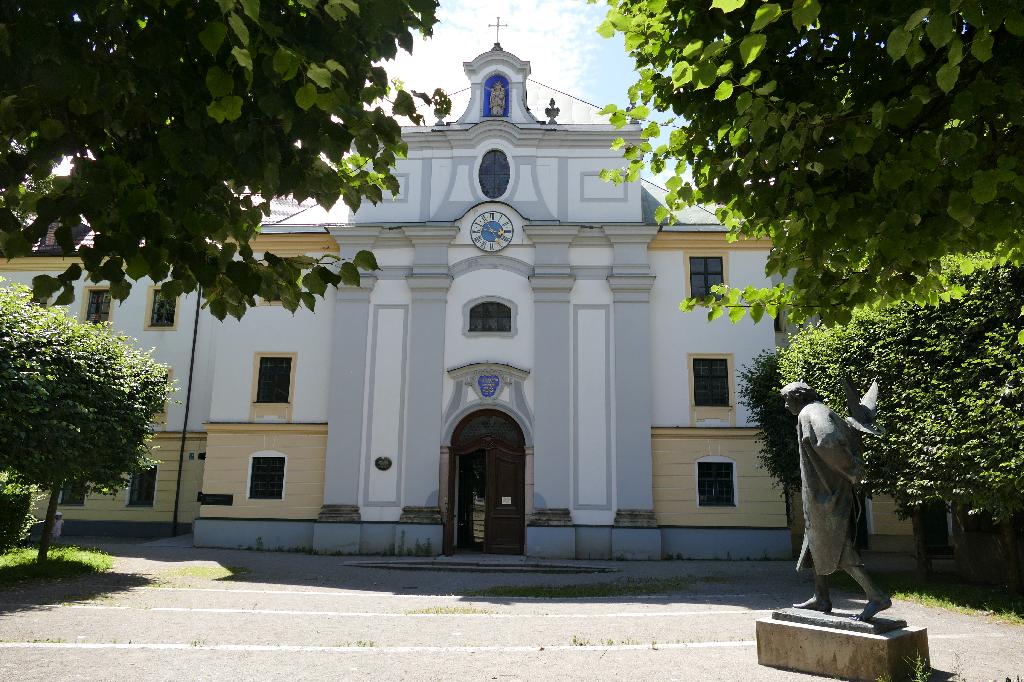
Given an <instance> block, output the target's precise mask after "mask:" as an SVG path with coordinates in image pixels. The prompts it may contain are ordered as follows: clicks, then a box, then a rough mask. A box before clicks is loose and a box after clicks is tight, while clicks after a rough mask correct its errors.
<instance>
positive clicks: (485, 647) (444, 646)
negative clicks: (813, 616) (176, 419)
mask: <svg viewBox="0 0 1024 682" xmlns="http://www.w3.org/2000/svg"><path fill="white" fill-rule="evenodd" d="M102 546H103V548H104V549H107V550H108V551H110V552H112V553H113V554H115V556H116V560H115V564H114V570H113V571H111V572H109V573H106V574H101V575H94V576H88V577H83V578H78V579H73V580H66V581H60V582H56V583H50V584H36V585H34V586H29V587H22V588H17V589H13V590H6V591H0V680H17V681H19V682H21V681H28V680H47V681H52V680H120V679H133V678H135V679H144V680H175V681H181V680H218V681H224V680H269V679H285V680H320V679H360V680H362V679H369V680H449V679H459V680H604V679H608V680H611V679H623V680H814V679H820V678H816V677H814V676H810V675H802V674H797V673H791V672H785V671H779V670H774V669H770V668H765V667H761V666H758V665H757V654H756V648H755V644H754V621H755V620H756V619H757V618H760V617H764V616H765V615H768V614H769V613H770V611H771V610H772V609H775V608H780V607H784V606H787V605H789V604H791V603H793V602H795V601H799V600H802V599H804V598H806V597H807V596H808V595H809V589H810V582H809V579H808V578H807V577H805V576H801V575H798V574H797V573H796V572H795V571H794V569H793V562H792V561H748V562H744V561H735V562H726V561H703V562H702V561H658V562H580V563H579V564H577V565H578V566H579V567H581V568H586V567H587V566H594V565H599V566H602V567H606V568H611V569H613V571H614V572H610V573H578V574H548V573H521V572H516V573H507V572H503V571H500V572H464V571H454V570H416V571H406V570H389V569H384V568H369V567H366V566H359V565H356V564H359V563H363V562H365V561H366V559H365V558H361V559H360V558H354V557H324V556H309V555H304V554H289V553H276V552H252V551H236V550H212V549H194V548H190V547H168V546H163V547H161V546H153V545H150V544H127V543H126V544H109V543H105V544H103V545H102ZM872 560H873V561H874V562H875V563H879V562H887V563H892V562H894V561H895V562H897V563H898V562H899V561H901V560H902V559H900V558H898V557H897V558H893V557H874V558H873V559H872ZM374 561H380V559H376V558H375V559H374ZM394 561H395V562H396V563H398V562H401V561H402V560H400V559H396V560H394ZM559 563H569V562H559ZM519 565H520V564H519V563H512V564H510V566H519ZM225 567H228V568H227V569H225ZM869 567H870V566H869ZM229 574H231V575H229ZM623 579H628V580H646V579H673V580H676V581H677V582H676V584H677V585H678V587H677V588H676V589H675V591H674V592H673V593H671V594H638V595H635V596H619V597H587V598H579V597H575V598H574V597H571V596H556V597H552V598H527V597H488V596H474V594H473V593H474V592H478V591H480V590H485V589H488V588H492V587H494V586H507V585H544V586H551V585H561V586H566V587H567V588H572V586H578V585H581V584H583V583H606V582H609V581H616V580H623ZM854 596H855V595H852V594H848V593H837V594H836V595H835V599H834V601H835V603H836V608H837V609H842V610H849V611H854V610H857V609H858V602H856V601H854V600H851V599H850V598H851V597H854ZM886 615H888V616H890V617H895V618H903V619H906V620H907V621H908V622H909V623H910V624H912V625H922V626H925V627H927V628H928V633H929V640H930V648H931V654H932V666H933V668H934V669H935V670H936V672H935V673H934V674H933V676H932V679H934V680H950V679H958V680H970V681H971V682H975V681H980V680H999V681H1000V682H1003V681H1004V680H1005V678H1007V677H1010V678H1011V679H1015V678H1016V676H1017V675H1021V676H1022V677H1024V627H1020V626H1014V625H1008V624H1004V623H999V622H995V621H993V620H992V619H989V618H986V617H984V616H976V615H965V614H961V613H955V612H951V611H946V610H942V609H936V608H928V607H924V606H920V605H917V604H911V603H906V602H897V603H896V604H895V606H894V607H893V608H892V609H891V610H890V611H889V613H888V614H886Z"/></svg>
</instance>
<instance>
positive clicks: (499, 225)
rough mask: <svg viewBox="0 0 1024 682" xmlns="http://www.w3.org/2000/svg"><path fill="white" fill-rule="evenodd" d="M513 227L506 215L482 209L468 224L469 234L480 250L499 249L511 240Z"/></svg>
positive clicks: (490, 251)
mask: <svg viewBox="0 0 1024 682" xmlns="http://www.w3.org/2000/svg"><path fill="white" fill-rule="evenodd" d="M514 234H515V228H514V227H513V226H512V221H511V220H509V219H508V216H507V215H505V214H504V213H501V212H499V211H484V212H483V213H481V214H480V215H478V216H477V217H476V219H475V220H473V224H472V225H470V226H469V236H470V238H471V239H472V240H473V243H474V244H476V246H477V248H478V249H480V250H481V251H486V252H488V253H494V252H495V251H501V250H502V249H503V248H505V247H506V246H508V245H509V244H510V243H511V242H512V235H514Z"/></svg>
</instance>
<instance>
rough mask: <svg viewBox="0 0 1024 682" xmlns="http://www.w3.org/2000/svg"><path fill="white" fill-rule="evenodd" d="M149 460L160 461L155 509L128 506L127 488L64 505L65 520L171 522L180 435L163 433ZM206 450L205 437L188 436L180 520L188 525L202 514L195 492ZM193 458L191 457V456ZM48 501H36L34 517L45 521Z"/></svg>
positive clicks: (60, 507)
mask: <svg viewBox="0 0 1024 682" xmlns="http://www.w3.org/2000/svg"><path fill="white" fill-rule="evenodd" d="M150 448H151V454H150V457H151V458H153V459H155V460H157V462H158V464H157V471H156V492H155V494H154V495H153V506H151V507H150V506H145V507H142V506H129V505H128V489H127V488H125V489H122V490H118V491H117V492H116V493H115V494H113V495H101V494H99V493H90V494H89V495H86V497H85V504H83V505H70V504H61V505H58V506H57V511H59V512H61V514H62V515H63V517H64V520H65V521H134V522H158V523H170V522H171V521H172V517H173V514H174V496H175V495H174V493H175V487H176V486H177V479H178V456H179V452H180V448H181V434H180V433H173V432H160V433H157V434H155V435H154V437H153V440H152V441H151V443H150ZM205 449H206V435H205V434H202V433H195V434H191V433H190V434H187V435H186V437H185V460H184V466H183V467H182V475H181V496H180V499H179V506H178V521H179V522H180V523H185V524H189V523H192V520H193V519H194V518H195V517H196V516H197V515H198V513H199V504H198V503H197V502H196V493H197V492H198V491H199V485H200V482H201V481H202V480H203V462H202V460H200V459H199V453H201V452H203V451H204V450H205ZM190 455H191V457H190ZM46 504H47V500H46V499H45V498H44V499H41V500H39V501H37V504H36V508H35V510H34V514H35V515H36V517H37V518H40V519H41V518H42V517H43V515H45V513H46Z"/></svg>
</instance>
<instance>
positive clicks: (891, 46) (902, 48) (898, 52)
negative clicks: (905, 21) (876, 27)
mask: <svg viewBox="0 0 1024 682" xmlns="http://www.w3.org/2000/svg"><path fill="white" fill-rule="evenodd" d="M910 38H911V35H910V33H909V32H907V30H906V29H905V28H903V27H902V26H897V27H896V28H894V29H893V30H892V32H891V33H890V34H889V38H888V39H887V40H886V41H885V51H886V52H888V53H889V58H890V59H891V60H893V61H897V60H898V59H900V58H901V57H903V55H905V54H906V53H907V47H908V46H909V45H910Z"/></svg>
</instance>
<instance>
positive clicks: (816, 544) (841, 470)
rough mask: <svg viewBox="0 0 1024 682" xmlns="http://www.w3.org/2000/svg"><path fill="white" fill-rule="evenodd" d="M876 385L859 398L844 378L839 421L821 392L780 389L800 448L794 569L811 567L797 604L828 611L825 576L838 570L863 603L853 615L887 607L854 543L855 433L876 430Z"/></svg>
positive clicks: (858, 470) (798, 385) (795, 386)
mask: <svg viewBox="0 0 1024 682" xmlns="http://www.w3.org/2000/svg"><path fill="white" fill-rule="evenodd" d="M877 396H878V384H877V382H875V383H874V384H872V386H871V388H870V389H869V390H868V392H867V394H866V395H865V396H864V397H863V398H862V399H861V400H859V401H857V399H856V394H855V393H853V391H852V385H850V384H849V382H848V381H847V401H848V403H849V407H850V417H849V418H847V419H846V420H845V421H844V420H843V418H842V417H840V416H839V415H838V414H836V413H835V412H833V411H832V410H831V409H829V407H828V405H826V404H825V403H824V402H823V401H822V398H821V396H820V395H819V394H818V392H817V391H815V390H814V389H813V388H811V387H810V386H808V385H807V384H805V383H804V382H802V381H798V382H795V383H792V384H788V385H787V386H786V387H785V388H783V389H782V397H783V399H784V400H785V401H786V408H787V409H788V410H789V411H790V412H792V413H793V414H795V415H796V416H797V443H798V445H799V448H800V480H801V494H802V496H803V507H804V543H803V547H802V548H801V549H800V559H799V560H798V561H797V570H798V571H799V570H804V569H810V568H812V565H811V564H813V570H814V596H813V597H812V598H811V599H809V600H807V601H805V602H803V603H802V604H794V606H795V607H796V608H799V609H813V610H815V611H822V612H824V613H829V612H830V611H832V600H831V598H830V597H829V590H828V576H829V575H831V574H832V573H835V572H836V571H837V570H839V569H843V570H844V571H846V572H847V573H849V574H850V577H851V578H853V579H854V580H855V581H857V584H858V585H860V586H861V588H863V590H864V593H865V595H866V596H867V598H868V603H867V606H866V607H865V608H864V610H863V611H862V612H861V613H860V614H859V615H857V616H854V617H855V618H856V619H858V620H863V621H868V620H871V618H872V617H873V616H874V615H875V614H876V613H878V612H879V611H883V610H885V609H887V608H889V607H890V606H892V601H891V600H890V599H889V595H887V594H885V593H884V592H882V591H881V590H880V589H878V587H877V586H876V585H875V583H874V582H873V581H872V580H871V578H870V577H868V574H867V573H866V572H865V571H864V562H863V561H861V558H860V554H858V553H857V549H856V548H855V547H854V532H855V528H856V514H855V510H856V507H857V503H856V499H857V498H856V496H855V493H854V487H855V486H856V485H858V484H859V483H860V481H861V479H862V478H863V475H864V465H863V460H862V458H861V449H860V433H859V432H864V433H871V434H874V435H880V431H879V430H878V429H877V428H876V427H875V426H874V425H873V421H874V416H875V411H876V409H875V403H876V401H877Z"/></svg>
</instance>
